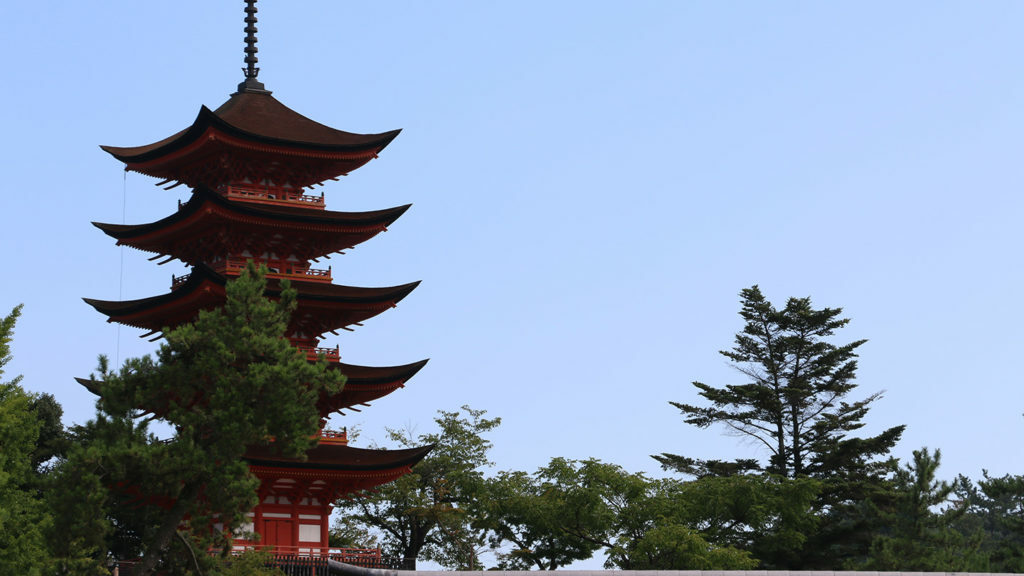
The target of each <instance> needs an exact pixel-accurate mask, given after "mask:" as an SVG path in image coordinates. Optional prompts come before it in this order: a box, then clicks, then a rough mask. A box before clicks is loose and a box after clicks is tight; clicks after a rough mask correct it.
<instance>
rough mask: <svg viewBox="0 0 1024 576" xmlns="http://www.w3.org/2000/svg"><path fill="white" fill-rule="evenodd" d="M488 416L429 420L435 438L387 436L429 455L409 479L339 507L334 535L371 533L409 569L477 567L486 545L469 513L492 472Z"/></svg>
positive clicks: (473, 413)
mask: <svg viewBox="0 0 1024 576" xmlns="http://www.w3.org/2000/svg"><path fill="white" fill-rule="evenodd" d="M485 414H486V411H485V410H474V409H472V408H470V407H468V406H463V407H462V409H461V411H456V412H446V411H443V410H442V411H440V412H439V415H438V416H437V418H435V419H434V422H435V423H436V424H437V426H438V428H439V430H438V431H437V432H431V433H429V434H421V435H419V436H414V434H413V433H412V432H411V431H407V430H388V435H389V439H390V440H391V442H393V443H395V444H397V445H398V446H401V447H406V448H408V447H413V446H423V445H425V444H429V445H433V446H434V449H433V450H432V451H431V452H430V454H428V455H427V456H426V458H424V459H423V460H422V461H420V463H419V464H417V465H416V466H415V467H414V468H413V470H412V473H411V474H406V475H405V476H403V477H401V478H399V479H398V480H395V481H394V482H391V483H388V484H385V485H384V486H381V487H379V488H378V489H377V490H375V491H372V492H365V493H362V494H356V495H353V496H352V497H351V498H349V499H346V500H341V501H339V502H338V503H337V507H338V509H339V510H340V511H341V513H342V518H341V520H340V522H341V524H340V525H339V526H337V527H336V528H335V531H336V532H339V531H349V532H351V531H352V530H366V529H369V530H372V531H374V532H376V533H377V534H379V535H380V542H381V544H382V545H383V547H384V549H385V551H386V553H387V554H389V555H391V556H392V557H397V558H404V559H406V560H407V561H409V562H412V563H413V566H415V561H416V559H417V558H422V559H425V560H433V561H435V562H437V563H439V564H441V565H442V566H448V567H452V568H458V567H462V568H466V567H473V568H474V569H475V568H476V567H478V565H479V564H478V560H477V555H478V552H479V550H480V548H481V546H482V545H483V544H484V541H483V538H484V537H483V533H482V532H481V531H479V530H476V529H474V528H473V527H472V526H471V524H470V518H469V517H468V515H467V506H469V505H470V503H471V502H473V501H475V500H476V498H477V497H478V495H479V494H480V493H481V490H482V489H483V483H484V477H483V472H482V471H481V470H480V468H482V467H484V466H488V465H490V464H491V462H490V461H489V460H488V458H487V453H488V452H489V451H490V449H491V442H490V440H487V439H486V438H484V437H483V434H485V433H487V432H488V431H490V430H493V429H494V428H495V427H497V426H498V425H499V424H500V423H501V419H500V418H485V417H484V415H485Z"/></svg>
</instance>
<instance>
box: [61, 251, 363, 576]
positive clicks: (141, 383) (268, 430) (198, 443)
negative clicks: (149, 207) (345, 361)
mask: <svg viewBox="0 0 1024 576" xmlns="http://www.w3.org/2000/svg"><path fill="white" fill-rule="evenodd" d="M265 284H266V282H265V280H264V278H263V274H262V272H260V271H257V270H256V269H255V268H254V267H252V266H251V265H250V267H249V269H248V270H247V271H246V272H245V273H243V274H242V275H241V276H240V277H239V278H238V279H236V280H234V281H232V282H229V283H228V285H227V301H226V303H225V304H224V306H223V307H221V308H217V309H214V310H209V311H202V312H200V314H199V316H198V318H197V319H196V321H195V322H193V323H190V324H184V325H181V326H179V327H177V328H175V329H173V330H168V331H165V337H166V342H165V343H164V344H163V345H162V346H161V347H160V349H159V351H158V353H157V355H156V359H155V360H154V359H152V358H150V357H143V358H138V359H131V360H128V361H127V362H126V363H125V364H124V366H123V367H122V368H121V369H120V370H118V371H114V370H111V369H110V368H109V367H108V365H107V363H106V361H105V360H103V359H102V358H101V362H100V368H99V375H98V377H97V378H96V380H97V387H98V390H99V394H100V398H99V400H98V402H97V408H98V413H97V417H96V419H95V420H93V421H91V422H90V423H88V424H87V425H86V426H84V427H82V428H80V429H79V430H78V431H77V438H78V440H79V443H78V445H77V446H75V447H74V449H73V450H72V453H71V455H70V457H69V461H68V462H66V463H65V464H64V465H63V466H61V467H60V469H58V470H57V474H58V476H59V477H61V478H64V479H65V486H67V488H68V490H69V491H71V492H74V490H75V486H77V485H84V486H89V487H90V491H91V492H95V491H96V490H97V488H98V487H103V488H105V489H106V493H105V494H104V495H103V496H102V497H101V498H97V497H96V495H95V494H92V493H90V495H89V496H90V498H87V499H84V500H81V501H77V500H76V502H78V503H77V504H75V503H73V504H72V505H77V506H87V507H90V508H91V510H90V512H91V514H92V517H93V519H92V520H89V519H83V522H82V524H81V525H79V526H76V527H75V528H77V529H76V530H73V531H69V534H68V536H70V538H67V539H66V540H67V541H68V542H71V543H75V542H78V543H79V544H78V545H79V549H78V550H77V552H78V553H80V552H81V551H82V550H85V551H87V552H89V553H90V554H91V555H92V557H93V559H94V561H99V562H102V561H103V556H105V555H106V551H107V550H110V549H118V547H120V548H119V549H120V550H122V551H123V552H124V553H128V552H135V553H137V554H138V553H141V555H142V560H143V563H142V565H141V566H140V567H139V568H138V569H137V570H136V571H135V572H134V573H137V574H146V573H150V572H151V571H152V570H154V569H156V568H161V569H162V570H165V571H166V570H168V569H171V568H174V567H175V566H177V567H179V568H180V569H181V570H182V571H185V570H192V569H193V568H194V569H195V571H196V572H205V573H209V566H210V559H209V556H208V551H209V550H211V549H213V550H222V551H224V552H225V553H226V552H227V550H228V547H227V546H228V543H229V540H230V537H231V534H232V533H233V531H234V530H236V529H238V528H239V527H240V526H242V525H243V524H244V523H245V514H246V512H248V511H250V510H251V509H252V508H253V507H254V506H255V505H256V488H257V487H258V480H257V479H256V478H255V477H254V476H252V475H251V474H250V473H249V470H248V466H247V465H246V463H245V462H244V461H243V460H242V456H243V454H244V453H245V450H246V448H247V447H248V446H254V445H272V446H274V447H275V448H276V449H277V450H279V451H280V452H281V453H282V454H283V455H286V456H292V457H303V455H304V454H305V452H306V450H308V449H309V448H311V447H312V445H313V443H314V442H315V440H314V438H313V437H314V435H315V434H316V432H317V430H318V425H319V413H318V411H317V408H316V402H317V399H318V398H319V396H320V394H321V393H333V392H336V391H338V390H340V387H341V385H342V384H343V380H344V379H343V377H342V376H341V375H340V374H338V373H337V371H333V370H327V369H326V362H324V361H321V362H318V363H316V364H312V363H310V362H308V361H307V360H306V357H305V355H304V354H302V353H300V352H299V351H298V350H296V349H295V348H294V347H293V346H292V345H291V344H290V343H289V342H288V340H287V339H286V338H285V337H284V334H285V330H286V328H287V325H288V321H289V319H290V317H291V314H292V312H293V311H294V309H295V306H296V292H295V290H294V289H291V288H289V287H288V286H287V283H286V282H282V288H283V289H282V291H281V296H280V299H279V300H278V301H271V300H269V299H267V298H265V297H264V296H263V292H264V288H265ZM151 420H157V421H162V422H166V423H168V424H169V425H171V426H172V427H173V430H174V431H173V434H172V435H171V437H170V438H167V439H162V440H158V439H157V438H156V437H155V436H154V435H153V434H151V433H150V432H149V430H148V427H147V424H148V423H149V421H151ZM97 533H98V534H100V536H99V537H97V535H96V534H97ZM75 552H76V551H75V550H71V551H70V555H71V557H72V558H74V557H75Z"/></svg>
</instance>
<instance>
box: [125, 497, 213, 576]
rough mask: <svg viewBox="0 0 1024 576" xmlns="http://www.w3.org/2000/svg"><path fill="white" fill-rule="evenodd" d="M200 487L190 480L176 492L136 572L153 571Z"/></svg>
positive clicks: (148, 572)
mask: <svg viewBox="0 0 1024 576" xmlns="http://www.w3.org/2000/svg"><path fill="white" fill-rule="evenodd" d="M200 487H201V485H200V484H199V483H198V482H190V483H187V484H185V485H184V486H182V488H181V492H179V493H178V498H177V499H175V501H174V505H173V506H171V509H170V510H168V511H167V513H166V514H164V517H163V520H162V521H161V522H160V527H159V528H158V529H157V531H156V534H154V535H153V538H152V540H150V542H148V544H147V546H146V554H145V556H143V557H142V563H141V564H139V567H138V568H137V571H136V572H135V573H136V574H139V575H146V574H152V573H153V571H154V569H155V568H156V563H157V562H158V561H159V560H160V558H161V557H162V556H163V552H164V550H166V549H167V545H168V544H170V543H171V538H173V537H174V534H175V533H176V532H177V531H178V526H180V525H181V521H182V520H183V519H184V518H185V512H186V511H187V510H188V508H189V506H191V505H192V503H193V502H194V501H195V499H196V497H197V496H199V489H200Z"/></svg>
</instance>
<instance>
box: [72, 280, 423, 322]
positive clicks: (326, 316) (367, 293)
mask: <svg viewBox="0 0 1024 576" xmlns="http://www.w3.org/2000/svg"><path fill="white" fill-rule="evenodd" d="M226 283H227V279H226V278H225V277H224V276H221V275H220V274H217V273H216V272H214V271H213V270H211V269H209V268H208V267H206V266H202V265H200V266H195V267H194V268H193V269H192V273H191V274H190V275H189V277H188V279H187V280H185V281H184V282H183V283H182V284H181V285H180V286H179V287H178V288H177V289H175V290H172V291H170V292H168V293H166V294H161V295H159V296H151V297H149V298H141V299H138V300H124V301H114V300H97V299H93V298H83V300H84V301H85V302H86V303H87V304H89V305H90V306H92V307H93V308H95V309H96V310H97V311H98V312H100V313H101V314H104V315H106V316H107V317H108V321H110V322H119V323H121V324H126V325H129V326H135V327H137V328H143V329H149V330H162V329H163V328H164V327H166V326H177V325H178V324H181V323H183V322H188V321H190V320H191V319H192V318H194V317H195V314H196V313H197V312H198V311H199V310H202V309H208V308H213V307H216V306H217V305H219V304H221V303H223V301H224V298H225V292H224V286H225V284H226ZM292 285H293V287H294V288H295V289H296V291H297V292H298V309H297V310H296V312H295V314H294V315H293V317H292V324H293V325H292V327H291V328H292V329H299V328H306V330H302V331H304V332H306V333H309V334H311V333H314V332H315V331H316V330H319V332H315V333H316V334H322V333H323V332H327V331H330V330H333V329H335V328H341V327H343V326H347V325H348V324H352V323H355V322H361V321H363V320H365V319H369V318H372V317H373V316H376V315H377V314H380V313H381V312H383V311H384V310H386V309H388V308H391V307H393V306H395V305H396V304H397V303H398V302H399V301H401V300H402V299H403V298H405V297H406V296H408V295H409V293H410V292H412V291H413V290H414V289H415V288H416V286H418V285H419V282H413V283H410V284H403V285H401V286H392V287H386V288H357V287H353V286H341V285H337V284H321V283H315V282H299V281H296V282H293V283H292ZM265 294H266V296H267V297H269V298H277V297H279V296H280V295H281V281H280V280H278V279H274V278H269V279H267V289H266V292H265Z"/></svg>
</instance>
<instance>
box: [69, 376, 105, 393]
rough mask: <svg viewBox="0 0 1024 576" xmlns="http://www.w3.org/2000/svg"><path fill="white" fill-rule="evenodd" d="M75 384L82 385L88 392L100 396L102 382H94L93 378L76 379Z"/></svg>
mask: <svg viewBox="0 0 1024 576" xmlns="http://www.w3.org/2000/svg"><path fill="white" fill-rule="evenodd" d="M75 382H78V383H79V384H81V385H82V386H83V387H84V388H85V389H86V390H88V391H89V392H92V393H93V394H95V395H96V396H99V395H100V382H99V381H98V380H93V379H92V378H78V377H76V378H75Z"/></svg>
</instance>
